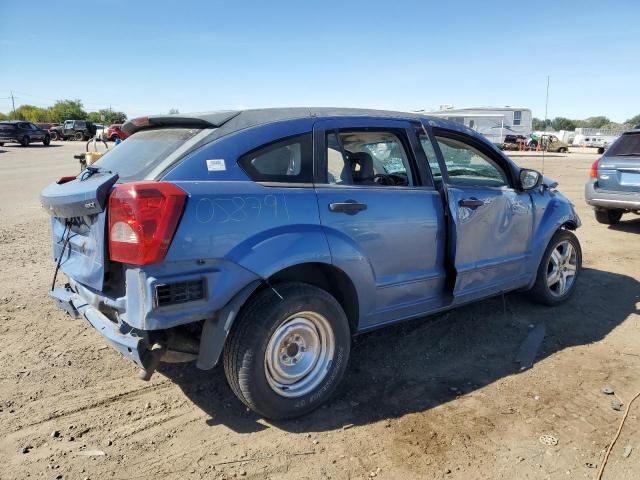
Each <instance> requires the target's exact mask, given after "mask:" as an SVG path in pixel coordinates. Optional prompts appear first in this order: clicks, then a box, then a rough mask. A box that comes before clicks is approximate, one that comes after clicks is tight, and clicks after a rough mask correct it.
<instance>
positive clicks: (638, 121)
mask: <svg viewBox="0 0 640 480" xmlns="http://www.w3.org/2000/svg"><path fill="white" fill-rule="evenodd" d="M636 125H640V115H636V116H635V117H631V118H630V119H629V120H627V121H626V122H624V126H625V127H627V128H633V127H635V126H636Z"/></svg>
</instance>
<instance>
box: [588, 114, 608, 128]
mask: <svg viewBox="0 0 640 480" xmlns="http://www.w3.org/2000/svg"><path fill="white" fill-rule="evenodd" d="M583 122H584V126H585V127H586V128H603V127H604V126H605V125H607V124H609V123H611V120H609V119H608V118H607V117H604V116H598V117H589V118H587V119H585V120H583Z"/></svg>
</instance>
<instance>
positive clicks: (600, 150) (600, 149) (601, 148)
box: [598, 147, 604, 155]
mask: <svg viewBox="0 0 640 480" xmlns="http://www.w3.org/2000/svg"><path fill="white" fill-rule="evenodd" d="M598 153H599V154H600V155H602V154H603V153H604V147H598Z"/></svg>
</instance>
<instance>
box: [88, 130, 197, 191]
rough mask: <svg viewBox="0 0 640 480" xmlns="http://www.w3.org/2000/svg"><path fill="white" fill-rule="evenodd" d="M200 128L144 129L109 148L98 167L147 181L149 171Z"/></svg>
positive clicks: (130, 178) (120, 175) (99, 161)
mask: <svg viewBox="0 0 640 480" xmlns="http://www.w3.org/2000/svg"><path fill="white" fill-rule="evenodd" d="M199 131H200V130H198V129H188V128H163V129H160V130H143V131H141V132H138V133H136V134H135V135H132V136H131V137H129V138H127V139H126V140H125V141H124V142H122V143H121V144H120V145H116V146H114V147H112V148H110V149H109V150H108V152H107V153H106V154H105V155H103V156H102V158H101V159H100V160H98V161H97V162H96V163H95V166H96V167H99V168H100V169H102V170H109V171H111V172H113V173H117V174H118V176H119V177H120V179H119V181H125V182H129V181H135V180H144V179H145V177H146V176H147V174H148V173H150V172H151V171H152V170H153V169H154V168H155V167H157V166H158V165H159V164H160V163H161V162H162V161H163V160H164V159H166V158H167V157H168V156H169V155H170V154H171V153H173V152H174V151H176V150H177V149H178V148H179V147H180V146H182V145H183V144H184V143H185V142H186V141H187V140H189V139H190V138H192V137H193V136H194V135H196V134H197V133H198V132H199Z"/></svg>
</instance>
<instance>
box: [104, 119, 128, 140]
mask: <svg viewBox="0 0 640 480" xmlns="http://www.w3.org/2000/svg"><path fill="white" fill-rule="evenodd" d="M128 136H129V135H128V134H127V133H125V132H123V131H122V124H121V123H114V124H113V125H110V126H109V128H107V133H106V134H105V137H106V139H107V140H111V141H112V142H115V141H116V140H117V139H118V138H119V139H120V140H125V139H126V138H127V137H128Z"/></svg>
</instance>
